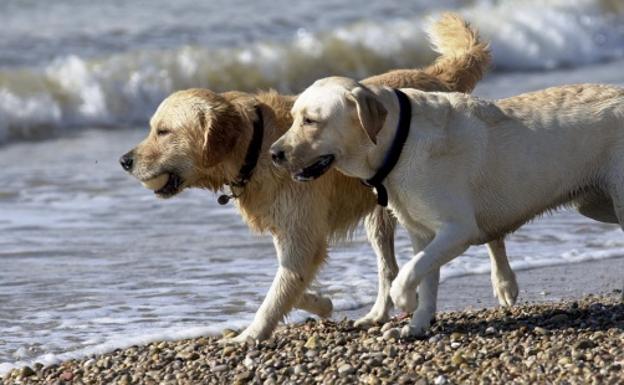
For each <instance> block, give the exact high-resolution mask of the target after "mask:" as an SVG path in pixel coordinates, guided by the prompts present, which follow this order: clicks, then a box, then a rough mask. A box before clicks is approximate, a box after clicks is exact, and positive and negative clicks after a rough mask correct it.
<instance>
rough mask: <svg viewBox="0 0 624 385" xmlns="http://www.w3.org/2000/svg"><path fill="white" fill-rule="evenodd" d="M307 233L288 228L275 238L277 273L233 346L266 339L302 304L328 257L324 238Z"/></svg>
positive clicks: (310, 232) (311, 232)
mask: <svg viewBox="0 0 624 385" xmlns="http://www.w3.org/2000/svg"><path fill="white" fill-rule="evenodd" d="M310 230H311V229H309V228H307V229H297V228H289V231H288V232H286V233H283V234H274V236H273V242H274V244H275V248H276V251H277V257H278V262H279V267H278V269H277V273H276V275H275V278H274V279H273V283H272V284H271V287H270V288H269V292H268V293H267V296H266V297H265V299H264V301H263V302H262V305H261V306H260V308H259V309H258V311H257V312H256V315H255V317H254V320H253V321H252V323H251V324H250V325H249V326H248V327H247V328H246V329H245V330H244V331H243V332H242V333H241V334H239V335H238V336H236V337H235V338H234V339H233V342H238V343H241V342H245V341H247V340H250V339H251V340H264V339H266V338H268V337H269V336H270V335H271V333H272V332H273V330H274V329H275V327H276V326H277V324H278V322H280V321H281V320H282V319H283V318H284V317H285V316H286V314H288V312H289V311H290V310H291V309H292V308H293V307H294V306H295V305H296V304H297V303H299V304H303V303H305V297H304V299H303V302H300V301H301V298H302V295H303V294H304V291H305V289H306V288H307V287H308V285H309V284H310V282H311V281H312V279H313V278H314V275H315V274H316V272H317V270H318V268H319V266H320V265H321V263H322V262H323V260H324V259H325V256H326V253H327V243H326V241H325V238H323V237H322V236H314V234H316V232H314V231H310ZM308 299H309V298H308Z"/></svg>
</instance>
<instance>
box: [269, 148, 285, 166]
mask: <svg viewBox="0 0 624 385" xmlns="http://www.w3.org/2000/svg"><path fill="white" fill-rule="evenodd" d="M271 159H273V162H274V163H283V162H284V161H285V160H286V153H285V152H284V150H278V149H273V148H272V149H271Z"/></svg>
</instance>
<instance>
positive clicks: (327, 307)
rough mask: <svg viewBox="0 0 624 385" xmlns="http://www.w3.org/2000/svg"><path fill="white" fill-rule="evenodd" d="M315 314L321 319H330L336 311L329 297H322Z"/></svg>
mask: <svg viewBox="0 0 624 385" xmlns="http://www.w3.org/2000/svg"><path fill="white" fill-rule="evenodd" d="M316 310H317V311H315V312H314V313H315V314H316V315H318V316H319V317H321V318H329V317H331V315H332V312H333V311H334V304H333V303H332V300H331V299H330V298H328V297H321V298H320V299H319V303H318V307H317V309H316Z"/></svg>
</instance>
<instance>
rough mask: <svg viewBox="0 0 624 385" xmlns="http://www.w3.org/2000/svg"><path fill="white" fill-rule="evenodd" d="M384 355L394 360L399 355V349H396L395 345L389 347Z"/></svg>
mask: <svg viewBox="0 0 624 385" xmlns="http://www.w3.org/2000/svg"><path fill="white" fill-rule="evenodd" d="M384 353H385V354H386V355H387V356H388V357H390V358H394V357H396V355H397V348H396V346H394V345H390V346H387V347H386V348H385V349H384Z"/></svg>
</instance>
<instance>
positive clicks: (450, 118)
mask: <svg viewBox="0 0 624 385" xmlns="http://www.w3.org/2000/svg"><path fill="white" fill-rule="evenodd" d="M402 91H403V92H405V93H406V94H407V95H408V96H409V98H410V101H411V105H412V119H411V129H410V133H409V136H408V138H407V141H406V143H405V146H404V148H403V151H402V153H401V157H400V159H399V162H398V163H397V165H396V166H395V167H394V169H393V170H392V172H391V173H390V174H389V175H388V177H387V178H386V180H385V181H384V185H385V186H386V188H387V190H388V194H389V201H390V203H389V207H390V208H391V209H392V211H393V212H394V214H395V215H396V216H397V218H398V220H399V222H400V223H401V224H402V225H403V226H405V228H406V229H408V231H409V233H410V235H411V237H412V240H413V243H414V244H415V249H416V254H415V255H414V257H413V258H412V259H411V260H410V261H409V262H408V263H406V264H405V265H404V266H403V267H402V268H401V270H400V271H399V274H398V275H397V277H396V278H395V279H394V281H393V282H392V286H391V289H390V295H391V297H392V300H393V302H394V304H395V305H396V306H398V307H399V308H401V309H403V310H405V311H408V312H410V311H414V314H413V316H412V320H411V322H410V325H409V326H407V327H406V328H405V329H404V330H403V335H418V334H422V333H423V332H424V331H426V330H427V328H428V325H429V322H430V320H431V317H432V316H433V312H434V311H435V303H433V304H432V303H431V298H433V297H432V296H429V297H428V298H424V301H423V298H421V301H420V303H419V301H418V294H417V292H416V288H417V287H418V289H419V293H420V294H421V296H422V292H421V288H423V287H424V288H427V289H426V290H435V288H436V287H437V275H438V271H439V268H440V266H442V265H443V264H444V263H446V262H448V261H450V260H452V259H453V258H455V257H457V256H458V255H460V254H462V253H463V252H464V251H465V250H466V249H467V248H468V247H469V246H470V245H478V244H483V243H486V242H490V244H489V247H490V251H491V252H492V254H503V253H504V244H503V243H502V241H500V240H501V239H502V237H503V236H504V235H505V234H507V233H509V232H512V231H514V230H515V229H517V228H518V227H519V226H521V225H522V224H524V223H525V222H526V221H528V220H530V219H531V218H533V217H535V216H536V215H539V214H541V213H543V212H545V211H548V210H551V209H555V208H557V207H559V206H561V205H564V204H567V203H573V202H575V201H579V200H580V201H584V200H585V199H587V197H588V196H589V197H595V196H608V197H609V198H610V199H611V200H612V201H613V203H614V204H613V206H612V210H611V213H614V214H615V216H616V218H617V219H618V222H619V223H620V225H621V226H623V227H624V89H622V88H617V87H611V86H605V85H591V84H587V85H574V86H563V87H555V88H549V89H547V90H544V91H539V92H534V93H529V94H524V95H520V96H516V97H513V98H508V99H504V100H500V101H497V102H490V101H485V100H481V99H478V98H475V97H472V96H470V95H466V94H459V93H438V92H432V93H427V92H422V91H419V90H414V89H403V90H402ZM363 93H366V95H367V96H366V97H365V98H364V99H365V100H364V101H363V97H362V96H361V95H362V94H363ZM354 94H355V95H359V96H358V97H356V98H354V97H353V95H354ZM359 103H366V104H367V105H369V106H374V107H370V108H369V109H371V110H378V111H383V113H382V115H386V116H387V117H386V118H385V120H384V122H383V125H382V127H380V129H379V130H378V132H373V133H371V132H370V130H369V129H367V125H366V124H365V121H363V120H366V119H371V117H370V116H369V115H370V114H366V113H365V114H362V113H361V108H360V106H358V105H357V104H359ZM292 112H293V118H294V123H293V126H292V128H291V129H290V130H289V131H288V132H287V133H286V134H285V135H284V136H283V137H282V138H281V139H280V140H279V141H277V142H276V143H275V144H274V145H273V149H272V150H273V151H277V150H281V151H284V152H285V154H286V155H285V158H286V167H287V168H288V169H289V170H290V171H291V172H293V173H296V172H297V171H298V170H299V169H301V167H305V166H306V165H308V164H311V163H314V161H315V159H317V158H318V157H319V156H323V155H328V154H333V155H335V162H334V165H335V167H336V168H337V169H338V170H340V171H341V172H343V173H344V174H346V175H348V176H352V177H356V178H361V179H367V178H370V177H371V176H372V175H373V174H374V173H375V172H376V170H377V169H378V168H379V167H380V165H381V163H382V160H383V158H384V156H385V154H386V152H387V150H388V148H389V147H390V143H391V142H392V140H393V138H394V136H395V132H396V127H397V122H398V116H399V105H398V100H397V97H396V95H395V93H394V91H393V90H392V89H390V88H387V87H369V88H364V90H363V86H362V85H361V84H358V83H357V82H355V81H353V80H351V79H346V78H328V79H322V80H319V81H317V82H316V83H314V84H313V85H312V86H311V87H309V88H308V89H307V90H306V91H304V92H303V93H302V94H301V95H300V97H299V98H298V99H297V101H296V102H295V105H294V107H293V110H292ZM376 114H379V113H376ZM372 115H375V114H372ZM372 119H373V120H376V119H377V117H373V118H372ZM371 135H372V136H373V138H371ZM371 139H374V141H373V140H371ZM375 142H376V144H375ZM605 212H607V213H608V212H609V210H605ZM606 221H611V217H610V214H608V215H607V218H606ZM416 245H417V246H418V247H416ZM499 273H500V274H503V275H504V274H507V273H508V272H495V270H493V274H494V275H496V274H499ZM419 285H420V286H419ZM423 285H424V286H423ZM499 289H500V288H496V290H499ZM502 290H503V291H506V290H505V289H504V288H502ZM504 295H505V294H503V296H504Z"/></svg>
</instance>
